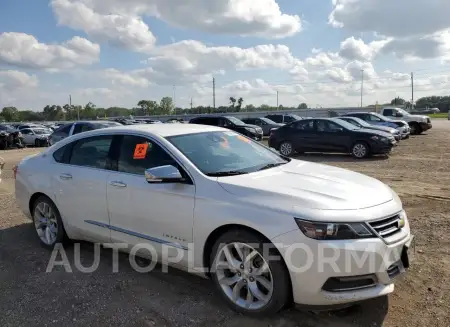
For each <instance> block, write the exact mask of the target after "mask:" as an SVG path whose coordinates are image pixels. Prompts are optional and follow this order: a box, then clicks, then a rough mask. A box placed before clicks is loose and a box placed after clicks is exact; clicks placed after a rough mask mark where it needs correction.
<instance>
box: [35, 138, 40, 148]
mask: <svg viewBox="0 0 450 327" xmlns="http://www.w3.org/2000/svg"><path fill="white" fill-rule="evenodd" d="M40 146H41V142H39V140H38V139H35V140H34V147H36V148H38V147H40Z"/></svg>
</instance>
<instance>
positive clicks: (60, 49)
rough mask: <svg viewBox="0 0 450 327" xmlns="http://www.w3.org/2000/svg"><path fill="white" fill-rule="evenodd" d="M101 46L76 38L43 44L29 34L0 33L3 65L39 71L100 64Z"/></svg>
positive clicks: (0, 50)
mask: <svg viewBox="0 0 450 327" xmlns="http://www.w3.org/2000/svg"><path fill="white" fill-rule="evenodd" d="M99 55H100V46H99V45H98V44H94V43H92V42H90V41H88V40H86V39H83V38H81V37H78V36H75V37H73V38H72V39H71V40H69V41H66V42H64V43H62V44H61V45H53V44H45V43H39V41H38V40H37V39H36V38H35V37H34V36H32V35H29V34H25V33H14V32H9V33H2V34H0V63H5V64H8V65H14V66H18V67H25V68H36V69H53V70H54V69H66V68H73V67H76V66H79V65H90V64H92V63H94V62H96V61H98V59H99Z"/></svg>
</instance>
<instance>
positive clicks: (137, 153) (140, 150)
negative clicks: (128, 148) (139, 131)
mask: <svg viewBox="0 0 450 327" xmlns="http://www.w3.org/2000/svg"><path fill="white" fill-rule="evenodd" d="M147 149H148V143H142V144H136V147H135V148H134V154H133V159H145V156H146V155H147Z"/></svg>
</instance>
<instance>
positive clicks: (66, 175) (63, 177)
mask: <svg viewBox="0 0 450 327" xmlns="http://www.w3.org/2000/svg"><path fill="white" fill-rule="evenodd" d="M59 178H61V179H64V180H68V179H72V175H71V174H66V173H63V174H60V175H59Z"/></svg>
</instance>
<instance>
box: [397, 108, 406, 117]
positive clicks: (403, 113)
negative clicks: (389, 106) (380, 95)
mask: <svg viewBox="0 0 450 327" xmlns="http://www.w3.org/2000/svg"><path fill="white" fill-rule="evenodd" d="M396 109H397V111H398V112H399V113H401V114H402V115H403V116H409V112H407V111H406V110H403V109H400V108H396Z"/></svg>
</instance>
